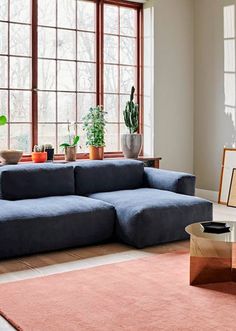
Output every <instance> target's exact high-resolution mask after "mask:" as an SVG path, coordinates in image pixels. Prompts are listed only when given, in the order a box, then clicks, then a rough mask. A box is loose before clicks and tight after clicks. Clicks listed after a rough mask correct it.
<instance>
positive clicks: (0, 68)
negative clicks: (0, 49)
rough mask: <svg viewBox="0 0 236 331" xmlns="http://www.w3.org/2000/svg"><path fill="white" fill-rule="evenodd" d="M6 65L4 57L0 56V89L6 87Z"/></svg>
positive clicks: (6, 60)
mask: <svg viewBox="0 0 236 331" xmlns="http://www.w3.org/2000/svg"><path fill="white" fill-rule="evenodd" d="M7 63H8V58H7V57H6V56H0V87H7V85H8V84H7V77H8V75H7Z"/></svg>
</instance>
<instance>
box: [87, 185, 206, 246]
mask: <svg viewBox="0 0 236 331" xmlns="http://www.w3.org/2000/svg"><path fill="white" fill-rule="evenodd" d="M89 197H91V198H94V199H99V200H102V201H105V202H108V203H110V204H112V205H113V206H114V207H115V209H116V213H117V225H116V232H117V235H118V237H119V238H120V239H121V240H122V241H124V242H126V243H128V244H131V245H134V246H136V247H138V248H142V247H145V246H150V245H155V244H159V243H164V242H170V241H175V240H184V239H187V238H188V234H187V233H186V232H185V227H186V226H187V225H188V224H191V223H194V222H198V221H209V220H211V219H212V204H211V203H210V202H209V201H206V200H203V199H199V198H196V197H192V196H187V195H182V194H177V193H173V192H170V191H163V190H157V189H151V188H142V189H137V190H125V191H119V192H109V193H97V194H91V195H89Z"/></svg>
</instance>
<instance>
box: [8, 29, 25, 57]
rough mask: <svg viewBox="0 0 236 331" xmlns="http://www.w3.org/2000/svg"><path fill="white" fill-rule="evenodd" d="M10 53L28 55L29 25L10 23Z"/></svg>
mask: <svg viewBox="0 0 236 331" xmlns="http://www.w3.org/2000/svg"><path fill="white" fill-rule="evenodd" d="M10 54H13V55H26V56H29V55H30V26H28V25H22V24H10Z"/></svg>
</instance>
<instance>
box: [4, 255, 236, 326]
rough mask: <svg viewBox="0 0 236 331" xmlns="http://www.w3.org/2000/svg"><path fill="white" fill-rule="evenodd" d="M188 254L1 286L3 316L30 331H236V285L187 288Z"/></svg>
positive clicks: (161, 256) (145, 259)
mask: <svg viewBox="0 0 236 331" xmlns="http://www.w3.org/2000/svg"><path fill="white" fill-rule="evenodd" d="M188 270H189V257H188V254H186V253H171V254H163V255H158V256H154V257H148V258H144V259H139V260H133V261H129V262H122V263H116V264H110V265H105V266H101V267H96V268H90V269H85V270H78V271H72V272H67V273H63V274H57V275H52V276H47V277H40V278H35V279H31V280H24V281H18V282H14V283H8V284H2V285H0V311H1V314H2V316H4V317H5V318H6V319H7V320H8V321H9V322H10V323H11V324H12V325H13V326H14V327H15V328H16V329H18V330H24V331H119V330H125V331H159V330H168V331H176V330H181V331H184V330H191V331H204V330H214V331H217V330H221V331H224V330H225V331H226V330H227V331H230V330H236V315H235V312H236V284H235V283H221V284H211V285H204V286H201V287H193V286H189V285H188V284H189V280H188Z"/></svg>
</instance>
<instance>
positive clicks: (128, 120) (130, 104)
mask: <svg viewBox="0 0 236 331" xmlns="http://www.w3.org/2000/svg"><path fill="white" fill-rule="evenodd" d="M134 92H135V88H134V86H132V88H131V94H130V101H127V103H126V106H125V110H124V111H123V115H124V120H125V125H126V126H127V128H128V129H129V132H130V133H136V132H137V131H138V127H139V107H138V104H136V103H134Z"/></svg>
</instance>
